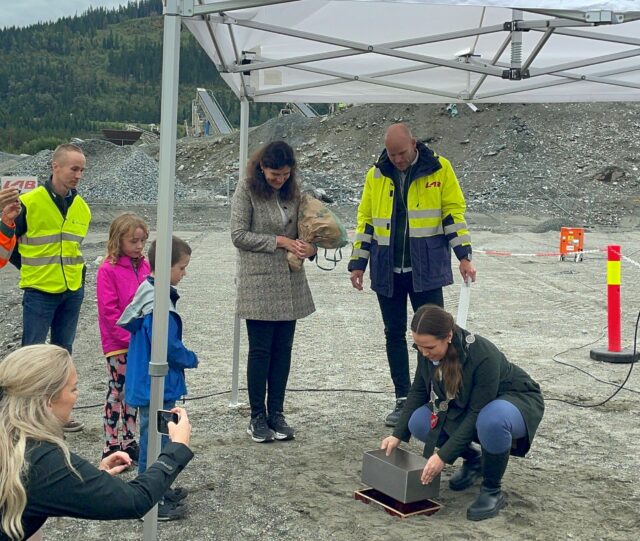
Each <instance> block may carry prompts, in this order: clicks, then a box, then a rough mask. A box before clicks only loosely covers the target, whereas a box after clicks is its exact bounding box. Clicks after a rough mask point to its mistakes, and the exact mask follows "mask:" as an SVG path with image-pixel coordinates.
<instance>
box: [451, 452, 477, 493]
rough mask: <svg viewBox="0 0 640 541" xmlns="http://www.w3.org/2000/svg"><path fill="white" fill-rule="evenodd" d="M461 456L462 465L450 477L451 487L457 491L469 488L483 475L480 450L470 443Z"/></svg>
mask: <svg viewBox="0 0 640 541" xmlns="http://www.w3.org/2000/svg"><path fill="white" fill-rule="evenodd" d="M460 456H461V457H462V459H463V462H462V467H461V468H460V469H458V471H456V473H454V474H453V475H452V476H451V478H450V479H449V488H450V489H451V490H456V491H458V490H465V489H467V488H469V487H470V486H472V485H473V484H474V483H475V482H476V479H479V478H480V477H481V476H482V454H481V453H480V451H478V450H477V449H476V448H475V447H472V446H471V445H469V447H467V449H466V450H465V451H464V452H463V453H462V454H461V455H460Z"/></svg>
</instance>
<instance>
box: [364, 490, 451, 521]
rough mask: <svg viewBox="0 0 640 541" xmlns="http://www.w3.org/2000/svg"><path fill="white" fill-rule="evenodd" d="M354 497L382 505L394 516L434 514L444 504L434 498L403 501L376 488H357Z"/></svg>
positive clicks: (405, 516)
mask: <svg viewBox="0 0 640 541" xmlns="http://www.w3.org/2000/svg"><path fill="white" fill-rule="evenodd" d="M353 497H354V498H355V499H356V500H359V501H361V502H364V503H371V502H373V503H375V504H378V505H379V506H381V507H382V508H383V509H384V510H385V511H386V512H387V513H389V514H390V515H392V516H394V517H399V518H407V517H411V516H414V515H433V514H434V513H436V512H438V511H440V509H442V504H440V503H438V502H435V501H433V500H420V501H419V502H412V503H402V502H399V501H398V500H396V499H394V498H392V497H391V496H387V495H386V494H383V493H382V492H380V491H379V490H376V489H375V488H365V489H362V490H356V491H355V492H354V493H353Z"/></svg>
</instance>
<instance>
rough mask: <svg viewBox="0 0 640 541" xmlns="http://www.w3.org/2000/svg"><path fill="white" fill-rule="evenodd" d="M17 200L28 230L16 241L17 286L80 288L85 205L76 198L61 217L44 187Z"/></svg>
mask: <svg viewBox="0 0 640 541" xmlns="http://www.w3.org/2000/svg"><path fill="white" fill-rule="evenodd" d="M20 200H21V201H22V204H23V205H24V206H25V209H26V211H27V231H26V233H25V234H24V235H22V236H21V237H20V238H19V239H18V251H19V252H20V256H21V260H22V267H21V269H20V287H21V288H27V287H31V288H34V289H38V290H40V291H44V292H46V293H62V292H64V291H67V290H71V291H76V290H78V289H80V287H81V286H82V269H83V267H84V259H83V258H82V251H81V250H80V245H81V244H82V241H83V240H84V238H85V236H86V234H87V231H88V229H89V223H90V222H91V211H90V210H89V206H88V205H87V203H86V202H85V201H84V199H82V198H81V197H80V196H79V195H76V197H74V199H73V202H72V203H71V206H70V207H69V208H68V210H67V216H66V218H64V217H63V216H62V213H61V212H60V209H58V207H57V206H56V204H55V203H54V202H53V200H52V199H51V195H50V194H49V192H48V191H47V189H46V188H45V187H44V186H39V187H38V188H36V189H35V190H33V191H31V192H28V193H26V194H24V195H22V196H21V197H20Z"/></svg>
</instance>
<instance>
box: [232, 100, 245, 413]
mask: <svg viewBox="0 0 640 541" xmlns="http://www.w3.org/2000/svg"><path fill="white" fill-rule="evenodd" d="M248 153H249V101H248V100H247V98H246V97H244V96H243V97H242V98H240V161H239V163H240V167H239V171H238V182H240V180H242V178H243V176H244V168H245V167H246V164H247V158H248ZM227 182H228V181H227ZM227 200H228V201H231V198H230V191H229V184H227ZM239 372H240V318H235V321H234V325H233V368H232V375H231V402H230V403H229V407H230V408H237V407H238V406H240V405H241V404H240V402H238V374H239Z"/></svg>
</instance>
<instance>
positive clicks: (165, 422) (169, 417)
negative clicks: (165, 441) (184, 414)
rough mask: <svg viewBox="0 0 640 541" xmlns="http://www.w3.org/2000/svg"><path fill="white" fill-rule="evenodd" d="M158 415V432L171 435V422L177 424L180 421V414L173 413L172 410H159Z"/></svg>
mask: <svg viewBox="0 0 640 541" xmlns="http://www.w3.org/2000/svg"><path fill="white" fill-rule="evenodd" d="M157 415H158V417H157V423H158V424H157V426H158V432H159V433H160V434H166V435H169V423H170V422H174V423H176V424H177V423H178V421H179V420H180V417H178V414H177V413H173V412H172V411H167V410H158V414H157Z"/></svg>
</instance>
